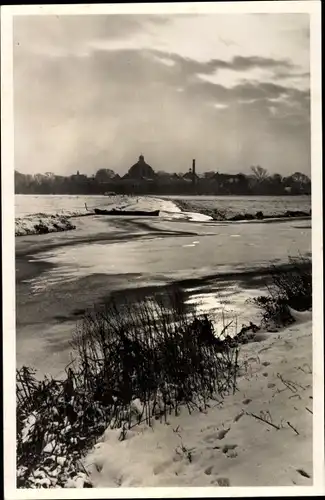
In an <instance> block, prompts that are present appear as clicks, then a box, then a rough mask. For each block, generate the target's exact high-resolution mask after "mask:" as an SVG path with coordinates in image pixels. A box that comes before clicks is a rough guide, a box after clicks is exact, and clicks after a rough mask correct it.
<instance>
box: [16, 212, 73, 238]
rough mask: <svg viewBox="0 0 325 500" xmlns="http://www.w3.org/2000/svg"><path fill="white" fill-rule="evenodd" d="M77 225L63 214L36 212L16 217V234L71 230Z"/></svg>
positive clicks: (24, 234)
mask: <svg viewBox="0 0 325 500" xmlns="http://www.w3.org/2000/svg"><path fill="white" fill-rule="evenodd" d="M75 228H76V226H75V225H74V224H72V222H71V221H70V219H69V218H68V217H65V216H62V215H48V214H35V215H29V216H26V217H17V218H16V219H15V236H26V235H28V234H46V233H53V232H58V231H70V230H72V229H75Z"/></svg>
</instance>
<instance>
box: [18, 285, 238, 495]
mask: <svg viewBox="0 0 325 500" xmlns="http://www.w3.org/2000/svg"><path fill="white" fill-rule="evenodd" d="M223 333H225V332H223ZM72 347H73V349H74V352H75V354H76V359H75V361H74V363H73V364H71V365H70V366H69V367H67V370H66V377H65V378H64V379H63V380H54V379H51V378H45V379H44V380H42V381H39V380H37V379H36V377H35V373H34V372H33V371H32V370H30V369H29V368H26V367H23V368H22V369H21V370H19V371H17V475H18V477H17V486H18V487H25V488H26V487H27V488H30V487H54V486H64V485H66V484H67V482H68V481H69V480H71V479H73V478H74V479H75V478H76V477H77V476H78V477H79V479H80V481H81V482H82V484H83V485H84V486H87V485H88V486H89V485H90V483H89V480H88V478H87V477H86V474H85V472H84V471H82V469H81V464H80V462H79V459H80V458H81V457H82V456H83V455H84V453H85V452H86V451H87V450H88V449H89V448H91V446H93V444H94V443H95V442H96V440H97V439H98V437H99V436H100V435H101V434H102V433H103V431H104V430H105V429H106V428H107V427H109V426H110V427H111V428H119V429H121V433H120V439H124V438H125V436H126V434H127V431H128V429H129V428H131V427H132V426H134V425H137V424H139V423H140V422H146V423H147V424H148V425H152V423H153V421H154V420H160V421H166V420H167V417H168V415H170V414H172V413H173V414H175V415H178V414H179V411H180V408H181V406H185V407H186V408H187V409H188V411H189V412H191V411H192V410H193V409H195V408H196V409H199V410H203V409H205V408H207V407H208V400H209V399H211V398H214V397H217V396H219V397H220V396H221V397H222V396H224V395H225V394H226V393H228V392H229V391H234V390H235V388H236V376H237V369H238V364H237V360H238V347H237V346H236V344H235V343H233V344H232V343H229V342H221V341H220V340H218V338H217V337H216V336H215V332H214V330H213V325H212V323H211V321H209V319H208V317H207V316H205V317H201V316H198V315H196V314H195V313H194V314H192V315H189V314H188V313H187V312H186V311H185V308H184V303H183V301H182V297H181V295H180V294H179V292H178V291H177V290H176V291H173V293H171V294H170V295H169V296H168V297H167V301H166V300H162V299H158V298H156V299H153V298H146V299H143V300H141V301H137V302H133V303H130V304H124V306H123V307H121V306H120V307H118V306H117V304H116V303H114V302H113V301H110V302H109V303H107V304H105V305H104V306H101V307H96V308H94V309H93V310H92V311H91V312H89V313H88V314H87V315H86V316H85V317H84V318H83V320H82V321H81V322H80V323H79V324H78V326H77V328H76V331H75V334H74V338H73V342H72Z"/></svg>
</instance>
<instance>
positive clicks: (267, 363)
mask: <svg viewBox="0 0 325 500" xmlns="http://www.w3.org/2000/svg"><path fill="white" fill-rule="evenodd" d="M270 364H271V363H269V362H268V361H263V363H262V365H263V366H269V365H270Z"/></svg>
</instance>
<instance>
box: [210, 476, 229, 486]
mask: <svg viewBox="0 0 325 500" xmlns="http://www.w3.org/2000/svg"><path fill="white" fill-rule="evenodd" d="M213 483H214V484H217V485H218V486H230V481H229V479H228V478H227V477H217V479H215V480H214V481H213Z"/></svg>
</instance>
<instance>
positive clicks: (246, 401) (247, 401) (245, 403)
mask: <svg viewBox="0 0 325 500" xmlns="http://www.w3.org/2000/svg"><path fill="white" fill-rule="evenodd" d="M251 402H252V400H251V399H249V398H246V399H244V401H243V405H248V404H249V403H251Z"/></svg>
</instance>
